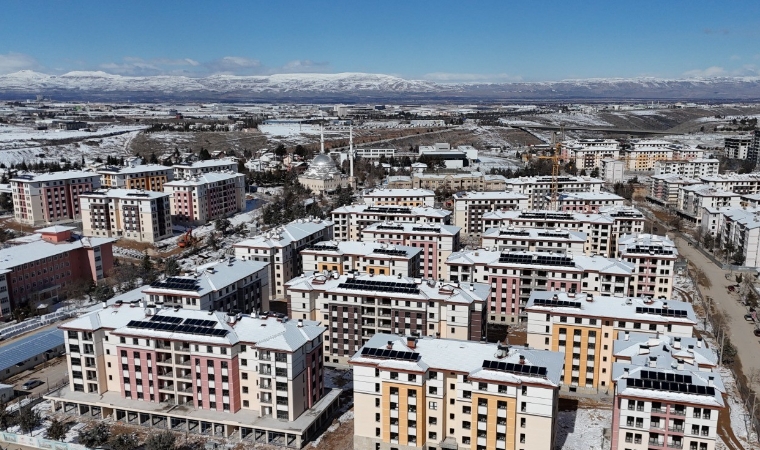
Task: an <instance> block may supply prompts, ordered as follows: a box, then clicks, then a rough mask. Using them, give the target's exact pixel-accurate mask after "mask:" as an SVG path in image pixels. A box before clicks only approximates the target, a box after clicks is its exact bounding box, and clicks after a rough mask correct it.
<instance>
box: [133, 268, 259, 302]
mask: <svg viewBox="0 0 760 450" xmlns="http://www.w3.org/2000/svg"><path fill="white" fill-rule="evenodd" d="M268 269H269V263H266V262H261V261H244V260H240V259H237V258H234V257H232V256H230V257H228V258H227V259H223V260H221V261H214V262H210V263H208V264H203V265H201V266H198V267H196V268H195V270H194V271H193V272H190V273H188V274H186V275H181V276H172V277H167V278H166V279H164V280H160V281H156V282H154V283H151V284H150V286H149V287H147V288H145V289H143V291H142V292H143V294H144V295H145V300H146V301H147V302H150V303H152V304H156V305H163V306H166V307H173V308H174V307H177V308H185V309H197V310H209V311H211V310H213V311H243V312H245V313H250V312H254V311H266V310H267V309H268V307H267V306H268V304H269V284H270V283H271V280H270V279H269V273H268V272H269V271H268Z"/></svg>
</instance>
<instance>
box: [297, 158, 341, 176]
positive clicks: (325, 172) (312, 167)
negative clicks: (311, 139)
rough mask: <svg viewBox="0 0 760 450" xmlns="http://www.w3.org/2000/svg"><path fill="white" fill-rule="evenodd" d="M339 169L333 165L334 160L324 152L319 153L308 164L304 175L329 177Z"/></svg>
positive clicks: (338, 171) (337, 172)
mask: <svg viewBox="0 0 760 450" xmlns="http://www.w3.org/2000/svg"><path fill="white" fill-rule="evenodd" d="M339 174H340V170H338V168H337V167H336V166H335V162H334V161H333V160H332V158H330V157H329V156H327V155H325V154H324V153H320V154H319V155H317V156H316V157H314V159H313V160H312V161H311V163H310V164H309V169H308V170H307V171H306V173H305V174H304V175H306V176H308V177H314V178H322V177H329V176H331V175H339Z"/></svg>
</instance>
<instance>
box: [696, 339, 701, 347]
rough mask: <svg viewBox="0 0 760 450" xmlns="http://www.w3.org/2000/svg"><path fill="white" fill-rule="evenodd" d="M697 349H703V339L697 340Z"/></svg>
mask: <svg viewBox="0 0 760 450" xmlns="http://www.w3.org/2000/svg"><path fill="white" fill-rule="evenodd" d="M697 347H698V348H702V338H697Z"/></svg>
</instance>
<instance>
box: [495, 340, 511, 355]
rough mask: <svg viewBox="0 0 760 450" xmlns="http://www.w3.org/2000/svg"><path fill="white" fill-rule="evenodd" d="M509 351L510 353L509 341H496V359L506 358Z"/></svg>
mask: <svg viewBox="0 0 760 450" xmlns="http://www.w3.org/2000/svg"><path fill="white" fill-rule="evenodd" d="M507 353H509V346H508V345H507V343H506V342H504V343H503V344H502V343H501V341H499V342H497V343H496V355H495V356H496V359H502V358H505V357H506V356H507Z"/></svg>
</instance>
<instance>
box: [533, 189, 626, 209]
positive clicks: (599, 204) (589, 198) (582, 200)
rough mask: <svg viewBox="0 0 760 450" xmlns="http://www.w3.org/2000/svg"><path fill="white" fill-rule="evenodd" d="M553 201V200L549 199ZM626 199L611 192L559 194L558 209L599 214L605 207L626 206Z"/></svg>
mask: <svg viewBox="0 0 760 450" xmlns="http://www.w3.org/2000/svg"><path fill="white" fill-rule="evenodd" d="M547 200H548V201H551V199H547ZM624 204H625V199H624V198H623V197H621V196H619V195H617V194H612V193H610V192H570V193H563V194H559V197H558V198H557V209H558V210H559V211H573V212H583V213H594V214H596V213H598V212H599V209H601V208H603V207H605V206H624Z"/></svg>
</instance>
